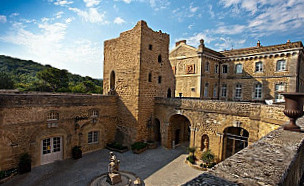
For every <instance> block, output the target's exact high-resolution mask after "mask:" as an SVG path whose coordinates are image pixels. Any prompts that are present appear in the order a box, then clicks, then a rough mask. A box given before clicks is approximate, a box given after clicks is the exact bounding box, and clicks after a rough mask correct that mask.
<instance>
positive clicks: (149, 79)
mask: <svg viewBox="0 0 304 186" xmlns="http://www.w3.org/2000/svg"><path fill="white" fill-rule="evenodd" d="M148 81H149V82H152V73H151V72H150V73H149V77H148Z"/></svg>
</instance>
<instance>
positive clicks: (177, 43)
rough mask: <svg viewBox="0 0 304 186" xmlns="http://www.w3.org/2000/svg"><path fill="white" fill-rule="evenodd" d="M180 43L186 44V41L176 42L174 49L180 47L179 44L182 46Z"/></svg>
mask: <svg viewBox="0 0 304 186" xmlns="http://www.w3.org/2000/svg"><path fill="white" fill-rule="evenodd" d="M182 43H184V44H186V40H180V41H177V42H176V43H175V47H177V46H178V45H180V44H182Z"/></svg>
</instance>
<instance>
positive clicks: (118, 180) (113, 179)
mask: <svg viewBox="0 0 304 186" xmlns="http://www.w3.org/2000/svg"><path fill="white" fill-rule="evenodd" d="M109 161H110V163H109V164H108V172H107V173H103V174H101V175H100V176H98V177H96V178H94V179H93V180H92V182H91V184H90V186H110V185H113V186H142V185H144V184H143V182H142V180H141V179H140V178H138V177H137V176H136V175H135V174H133V173H131V172H126V171H120V170H119V166H120V160H118V159H117V158H116V156H115V154H114V153H113V152H110V160H109Z"/></svg>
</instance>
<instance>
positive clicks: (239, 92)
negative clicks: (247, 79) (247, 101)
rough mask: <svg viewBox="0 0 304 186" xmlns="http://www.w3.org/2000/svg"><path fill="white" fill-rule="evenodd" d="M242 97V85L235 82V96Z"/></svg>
mask: <svg viewBox="0 0 304 186" xmlns="http://www.w3.org/2000/svg"><path fill="white" fill-rule="evenodd" d="M241 97H242V85H241V84H237V85H236V86H235V98H238V99H240V98H241Z"/></svg>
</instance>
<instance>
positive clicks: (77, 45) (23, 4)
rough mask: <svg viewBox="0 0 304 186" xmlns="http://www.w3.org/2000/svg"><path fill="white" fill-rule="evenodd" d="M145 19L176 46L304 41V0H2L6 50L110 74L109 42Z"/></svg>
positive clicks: (1, 41) (1, 50) (0, 27)
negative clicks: (106, 45)
mask: <svg viewBox="0 0 304 186" xmlns="http://www.w3.org/2000/svg"><path fill="white" fill-rule="evenodd" d="M139 20H145V21H147V23H148V25H149V26H150V27H151V28H152V29H153V30H162V31H163V32H166V33H168V34H170V42H171V43H170V49H172V48H173V47H174V43H175V42H176V41H177V40H181V39H186V40H187V43H188V44H190V45H192V46H195V47H197V46H198V44H199V40H200V39H202V38H203V39H204V40H205V43H206V46H207V47H209V48H212V49H214V50H217V51H220V50H224V49H231V48H243V47H250V46H255V45H256V42H257V40H260V41H261V44H262V45H264V46H266V45H273V44H280V43H285V42H286V41H287V40H288V39H290V40H291V41H292V42H293V41H304V1H303V0H218V1H216V0H172V1H169V0H0V54H4V55H9V56H13V57H18V58H21V59H27V60H33V61H37V62H39V63H42V64H50V65H52V66H54V67H57V68H61V69H67V70H69V71H70V72H72V73H76V74H80V75H84V76H85V75H88V76H91V77H94V78H102V74H103V42H104V41H105V40H107V39H111V38H115V37H118V36H119V33H120V32H123V31H125V30H129V29H131V28H132V27H133V26H134V25H135V24H136V22H137V21H139Z"/></svg>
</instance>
